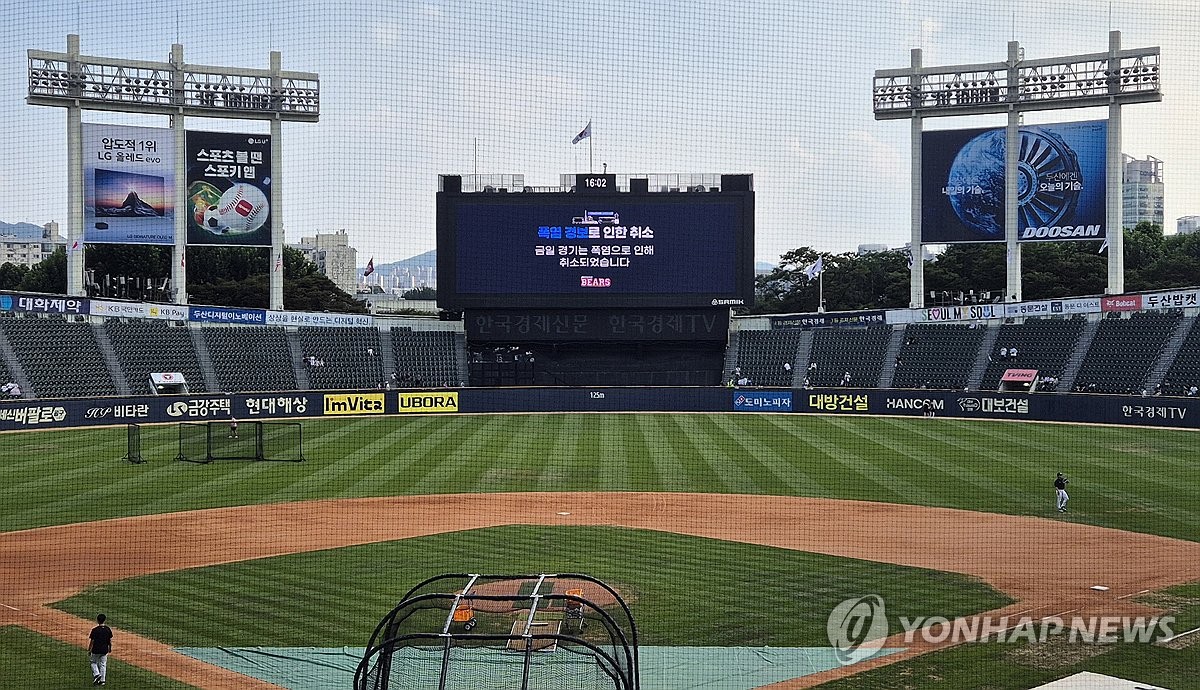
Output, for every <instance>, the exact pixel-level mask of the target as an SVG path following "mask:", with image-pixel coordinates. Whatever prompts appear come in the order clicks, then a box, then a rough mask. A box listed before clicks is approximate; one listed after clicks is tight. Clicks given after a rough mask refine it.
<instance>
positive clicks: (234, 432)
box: [229, 417, 238, 438]
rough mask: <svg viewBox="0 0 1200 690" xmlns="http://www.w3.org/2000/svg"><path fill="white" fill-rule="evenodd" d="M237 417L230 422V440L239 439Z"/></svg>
mask: <svg viewBox="0 0 1200 690" xmlns="http://www.w3.org/2000/svg"><path fill="white" fill-rule="evenodd" d="M237 437H238V435H237V417H234V418H233V419H230V420H229V438H237Z"/></svg>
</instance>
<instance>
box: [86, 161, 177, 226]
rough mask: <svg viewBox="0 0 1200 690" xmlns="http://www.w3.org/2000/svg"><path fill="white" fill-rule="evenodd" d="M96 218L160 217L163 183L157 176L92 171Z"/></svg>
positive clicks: (112, 171) (161, 213) (163, 198)
mask: <svg viewBox="0 0 1200 690" xmlns="http://www.w3.org/2000/svg"><path fill="white" fill-rule="evenodd" d="M95 183H96V201H95V211H96V217H97V218H161V217H162V216H163V207H164V203H165V196H164V194H163V186H164V181H163V178H161V177H159V176H157V175H140V174H137V173H130V172H122V171H118V170H104V169H103V168H96V171H95Z"/></svg>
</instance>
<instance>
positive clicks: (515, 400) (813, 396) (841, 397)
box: [0, 386, 1200, 431]
mask: <svg viewBox="0 0 1200 690" xmlns="http://www.w3.org/2000/svg"><path fill="white" fill-rule="evenodd" d="M789 402H790V410H789V409H788V407H789ZM579 411H593V412H656V411H657V412H727V413H730V414H737V413H741V412H764V411H769V412H778V413H781V414H834V415H838V414H853V415H867V414H873V415H893V416H912V417H921V416H931V415H932V416H934V417H939V418H940V417H955V418H961V419H994V420H1009V421H1055V422H1076V423H1084V424H1123V425H1129V426H1144V427H1170V428H1187V429H1196V428H1200V398H1169V397H1159V398H1142V397H1134V396H1118V395H1089V394H1076V393H992V392H984V391H962V392H951V391H927V390H919V391H918V390H913V391H909V390H877V389H867V390H864V389H815V390H786V389H783V390H779V389H763V390H757V389H740V390H736V391H730V390H728V389H726V388H724V387H722V386H711V387H689V388H667V387H651V388H593V389H586V388H533V387H530V388H508V389H503V388H466V389H461V390H429V391H402V392H397V393H394V394H393V393H385V392H374V391H305V392H278V393H249V394H242V393H237V394H232V395H214V394H197V395H178V396H162V397H155V396H129V397H112V398H85V399H72V400H12V401H8V400H5V401H0V431H21V430H31V429H54V428H58V429H64V428H71V427H89V426H105V425H108V426H118V425H123V424H128V423H139V424H141V423H145V424H154V423H178V422H192V423H196V422H213V421H215V422H224V421H228V420H229V419H230V418H234V417H236V418H237V419H240V420H253V419H301V418H314V417H323V416H327V415H332V416H345V417H349V416H355V415H372V416H383V415H398V414H406V415H407V414H431V413H434V414H436V413H447V412H449V413H454V412H465V413H476V414H477V413H484V412H495V413H526V412H549V413H553V412H579Z"/></svg>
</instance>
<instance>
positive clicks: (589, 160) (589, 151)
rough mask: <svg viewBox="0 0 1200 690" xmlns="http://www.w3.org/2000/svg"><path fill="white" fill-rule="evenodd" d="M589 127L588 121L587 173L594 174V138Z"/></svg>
mask: <svg viewBox="0 0 1200 690" xmlns="http://www.w3.org/2000/svg"><path fill="white" fill-rule="evenodd" d="M591 127H592V121H591V120H588V172H589V173H594V172H596V166H595V165H593V164H592V139H594V138H595V137H593V136H592V132H591Z"/></svg>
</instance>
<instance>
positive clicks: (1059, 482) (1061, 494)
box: [1054, 472, 1071, 513]
mask: <svg viewBox="0 0 1200 690" xmlns="http://www.w3.org/2000/svg"><path fill="white" fill-rule="evenodd" d="M1069 481H1071V480H1070V479H1067V478H1066V477H1064V476H1063V473H1062V472H1059V473H1058V476H1057V477H1055V478H1054V489H1055V491H1054V493H1055V494H1057V496H1058V512H1060V513H1065V512H1067V501H1068V500H1070V498H1071V497H1070V496H1068V495H1067V482H1069Z"/></svg>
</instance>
